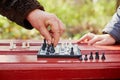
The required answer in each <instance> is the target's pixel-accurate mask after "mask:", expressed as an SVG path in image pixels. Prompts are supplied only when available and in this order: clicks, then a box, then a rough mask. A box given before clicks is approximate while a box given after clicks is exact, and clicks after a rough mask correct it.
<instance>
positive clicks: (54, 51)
mask: <svg viewBox="0 0 120 80" xmlns="http://www.w3.org/2000/svg"><path fill="white" fill-rule="evenodd" d="M80 56H81V52H80V49H79V47H78V45H77V44H72V43H71V42H69V43H59V44H58V45H57V46H56V47H54V45H53V44H47V42H46V40H44V43H43V44H42V45H41V47H40V50H39V51H38V54H37V57H38V58H61V57H62V58H77V57H80Z"/></svg>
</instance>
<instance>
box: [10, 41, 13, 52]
mask: <svg viewBox="0 0 120 80" xmlns="http://www.w3.org/2000/svg"><path fill="white" fill-rule="evenodd" d="M9 48H10V49H11V50H12V49H13V41H11V42H10V47H9Z"/></svg>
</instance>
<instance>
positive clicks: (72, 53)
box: [70, 47, 74, 55]
mask: <svg viewBox="0 0 120 80" xmlns="http://www.w3.org/2000/svg"><path fill="white" fill-rule="evenodd" d="M73 49H74V48H73V47H72V48H71V52H70V55H74V50H73Z"/></svg>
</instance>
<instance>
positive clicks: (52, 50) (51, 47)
mask: <svg viewBox="0 0 120 80" xmlns="http://www.w3.org/2000/svg"><path fill="white" fill-rule="evenodd" d="M54 52H55V49H54V45H53V44H51V45H50V53H54Z"/></svg>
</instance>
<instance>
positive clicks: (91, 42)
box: [88, 36, 101, 45]
mask: <svg viewBox="0 0 120 80" xmlns="http://www.w3.org/2000/svg"><path fill="white" fill-rule="evenodd" d="M100 40H101V38H100V37H98V36H97V37H94V38H92V39H91V40H90V41H88V45H93V44H95V43H96V42H98V41H100Z"/></svg>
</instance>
